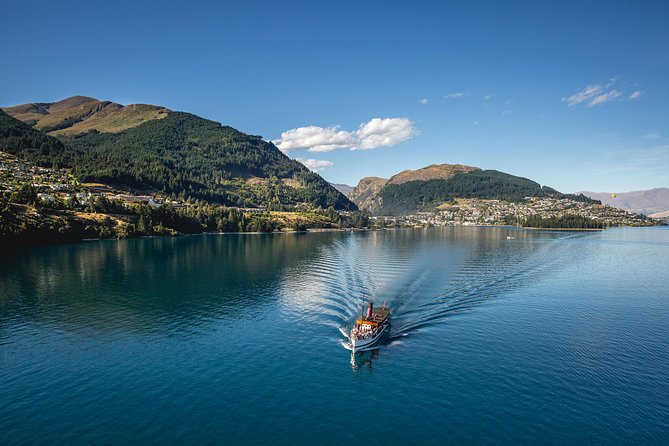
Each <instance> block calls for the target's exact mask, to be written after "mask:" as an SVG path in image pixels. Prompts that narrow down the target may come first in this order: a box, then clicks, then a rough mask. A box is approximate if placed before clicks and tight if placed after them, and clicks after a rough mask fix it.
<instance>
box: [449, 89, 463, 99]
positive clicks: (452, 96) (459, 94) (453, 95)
mask: <svg viewBox="0 0 669 446" xmlns="http://www.w3.org/2000/svg"><path fill="white" fill-rule="evenodd" d="M464 95H465V94H464V93H463V92H461V91H458V92H455V93H449V94H447V95H446V96H444V99H460V98H461V97H464Z"/></svg>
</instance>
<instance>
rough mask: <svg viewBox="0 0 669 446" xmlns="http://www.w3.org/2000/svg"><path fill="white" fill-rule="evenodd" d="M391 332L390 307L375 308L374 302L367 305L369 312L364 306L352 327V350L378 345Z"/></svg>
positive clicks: (367, 348)
mask: <svg viewBox="0 0 669 446" xmlns="http://www.w3.org/2000/svg"><path fill="white" fill-rule="evenodd" d="M389 332H390V308H388V307H386V306H385V305H384V306H383V307H381V308H374V304H373V303H372V302H370V303H369V306H368V307H367V314H365V312H364V307H363V311H362V314H361V316H360V317H359V318H358V319H357V320H356V321H355V326H354V327H353V328H352V329H351V334H350V336H349V339H350V341H351V350H352V351H353V352H354V353H355V352H356V351H362V350H369V349H370V348H372V347H374V346H376V345H378V343H379V341H381V339H382V338H383V337H384V335H386V334H387V333H389Z"/></svg>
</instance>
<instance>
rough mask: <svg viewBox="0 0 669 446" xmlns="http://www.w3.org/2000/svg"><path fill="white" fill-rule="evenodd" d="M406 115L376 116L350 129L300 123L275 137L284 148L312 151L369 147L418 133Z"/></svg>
mask: <svg viewBox="0 0 669 446" xmlns="http://www.w3.org/2000/svg"><path fill="white" fill-rule="evenodd" d="M418 133H419V132H418V130H417V129H416V128H415V127H414V126H413V122H411V121H410V120H409V119H407V118H374V119H371V120H370V121H369V122H365V123H362V124H360V127H359V128H358V130H356V131H353V132H349V131H346V130H339V126H332V127H317V126H308V127H299V128H296V129H292V130H287V131H285V132H283V133H281V138H280V139H277V140H274V141H272V142H273V143H274V144H276V146H277V147H278V148H279V149H280V150H282V151H283V152H287V151H289V150H294V149H308V150H309V152H331V151H333V150H337V149H343V148H349V149H351V150H368V149H376V148H379V147H389V146H394V145H395V144H398V143H400V142H402V141H406V140H407V139H410V138H412V137H414V136H416V135H417V134H418Z"/></svg>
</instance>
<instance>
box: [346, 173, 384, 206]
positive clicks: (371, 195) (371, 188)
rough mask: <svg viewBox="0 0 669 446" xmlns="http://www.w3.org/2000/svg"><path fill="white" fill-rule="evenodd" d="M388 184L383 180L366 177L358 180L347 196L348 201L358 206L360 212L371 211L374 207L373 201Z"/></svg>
mask: <svg viewBox="0 0 669 446" xmlns="http://www.w3.org/2000/svg"><path fill="white" fill-rule="evenodd" d="M387 182H388V180H387V179H385V178H379V177H366V178H363V179H362V180H360V182H359V183H358V185H357V186H356V187H355V189H353V190H352V191H351V193H350V194H348V198H349V200H351V201H352V202H353V203H355V204H356V206H358V208H359V209H360V210H366V211H371V210H372V209H374V208H375V207H376V203H375V201H374V199H375V198H376V196H377V195H378V194H379V191H381V189H383V186H385V185H386V183H387Z"/></svg>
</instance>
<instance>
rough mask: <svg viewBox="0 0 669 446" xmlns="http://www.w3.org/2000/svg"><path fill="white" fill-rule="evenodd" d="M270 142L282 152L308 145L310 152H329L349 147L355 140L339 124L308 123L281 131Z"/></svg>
mask: <svg viewBox="0 0 669 446" xmlns="http://www.w3.org/2000/svg"><path fill="white" fill-rule="evenodd" d="M272 142H273V143H274V144H276V146H277V147H278V148H279V149H280V150H282V151H284V152H287V151H288V150H293V149H303V148H305V147H309V151H310V152H331V151H332V150H336V149H342V148H344V147H351V146H353V145H355V144H356V142H357V140H356V139H355V138H354V137H353V135H352V134H351V133H350V132H347V131H344V130H339V126H333V127H317V126H314V125H310V126H307V127H299V128H296V129H292V130H288V131H285V132H283V133H281V139H278V140H276V141H272Z"/></svg>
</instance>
